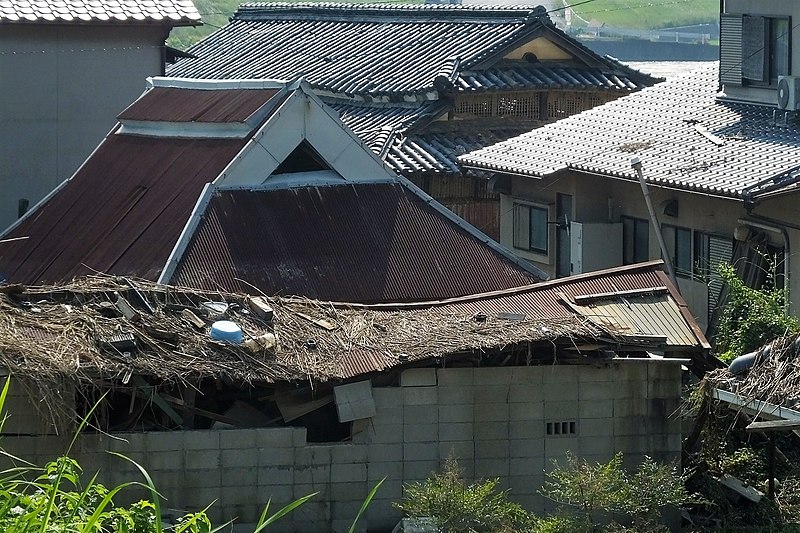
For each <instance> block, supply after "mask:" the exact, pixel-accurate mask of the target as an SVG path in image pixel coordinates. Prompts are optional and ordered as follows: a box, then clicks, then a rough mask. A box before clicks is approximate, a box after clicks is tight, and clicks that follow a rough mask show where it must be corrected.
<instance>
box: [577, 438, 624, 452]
mask: <svg viewBox="0 0 800 533" xmlns="http://www.w3.org/2000/svg"><path fill="white" fill-rule="evenodd" d="M578 448H579V449H580V451H581V455H582V456H586V455H599V456H603V457H605V456H612V455H614V452H616V450H615V448H614V437H612V436H611V435H608V436H604V437H578Z"/></svg>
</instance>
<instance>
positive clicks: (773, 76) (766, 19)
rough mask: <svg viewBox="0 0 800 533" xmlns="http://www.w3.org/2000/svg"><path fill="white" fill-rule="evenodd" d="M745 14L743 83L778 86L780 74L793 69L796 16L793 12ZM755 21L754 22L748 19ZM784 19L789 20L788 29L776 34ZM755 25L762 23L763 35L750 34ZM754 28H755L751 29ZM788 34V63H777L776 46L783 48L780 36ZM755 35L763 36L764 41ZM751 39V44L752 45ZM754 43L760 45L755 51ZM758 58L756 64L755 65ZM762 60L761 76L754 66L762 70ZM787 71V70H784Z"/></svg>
mask: <svg viewBox="0 0 800 533" xmlns="http://www.w3.org/2000/svg"><path fill="white" fill-rule="evenodd" d="M741 17H742V38H741V43H742V44H741V55H742V59H741V65H742V74H741V79H742V81H741V83H742V85H744V86H751V87H777V85H778V76H788V75H790V74H791V72H792V17H791V16H788V15H787V16H767V15H755V14H749V13H747V14H743V15H741ZM747 21H751V22H747ZM778 21H783V22H784V23H785V24H786V28H787V30H786V31H785V32H784V33H782V34H780V35H776V32H777V31H779V30H777V29H776V27H775V26H776V22H778ZM752 25H761V26H762V27H761V28H757V30H758V31H760V32H761V35H760V36H757V37H754V36H753V35H748V28H749V27H753V26H752ZM750 31H753V30H750ZM781 38H785V42H784V43H783V45H784V46H785V47H786V54H785V59H784V61H785V63H784V64H783V65H777V64H776V61H775V60H776V58H777V56H776V50H777V49H779V48H780V42H781V41H780V40H779V39H781ZM754 39H758V40H760V43H762V44H759V43H753V42H752V41H753V40H754ZM748 43H750V47H748ZM753 46H758V48H757V49H756V50H754V51H752V48H753ZM753 62H755V63H756V65H752V63H753ZM758 63H760V70H761V74H760V75H759V77H753V75H752V72H753V69H756V70H758V67H759V65H758ZM782 71H783V72H782Z"/></svg>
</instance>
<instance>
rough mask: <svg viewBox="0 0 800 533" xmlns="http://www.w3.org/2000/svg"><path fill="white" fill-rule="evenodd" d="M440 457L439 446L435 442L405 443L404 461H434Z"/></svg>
mask: <svg viewBox="0 0 800 533" xmlns="http://www.w3.org/2000/svg"><path fill="white" fill-rule="evenodd" d="M438 459H439V447H438V445H437V444H436V443H434V442H407V443H405V444H403V460H404V461H432V460H438Z"/></svg>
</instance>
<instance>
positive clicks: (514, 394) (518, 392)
mask: <svg viewBox="0 0 800 533" xmlns="http://www.w3.org/2000/svg"><path fill="white" fill-rule="evenodd" d="M543 387H544V385H542V384H541V383H540V384H534V385H511V386H510V387H509V388H508V401H509V403H525V404H529V403H533V402H539V401H542V400H543V399H544V397H545V396H544V391H543Z"/></svg>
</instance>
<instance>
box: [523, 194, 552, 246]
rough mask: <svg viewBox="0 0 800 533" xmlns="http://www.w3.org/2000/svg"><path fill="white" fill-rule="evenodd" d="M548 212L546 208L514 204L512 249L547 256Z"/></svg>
mask: <svg viewBox="0 0 800 533" xmlns="http://www.w3.org/2000/svg"><path fill="white" fill-rule="evenodd" d="M549 211H550V210H549V209H548V208H547V207H546V206H541V205H531V204H517V203H515V204H514V248H519V249H521V250H527V251H529V252H534V253H537V254H542V255H547V252H548V246H547V245H548V235H547V234H548V232H549V229H548V225H547V218H548V214H549Z"/></svg>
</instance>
